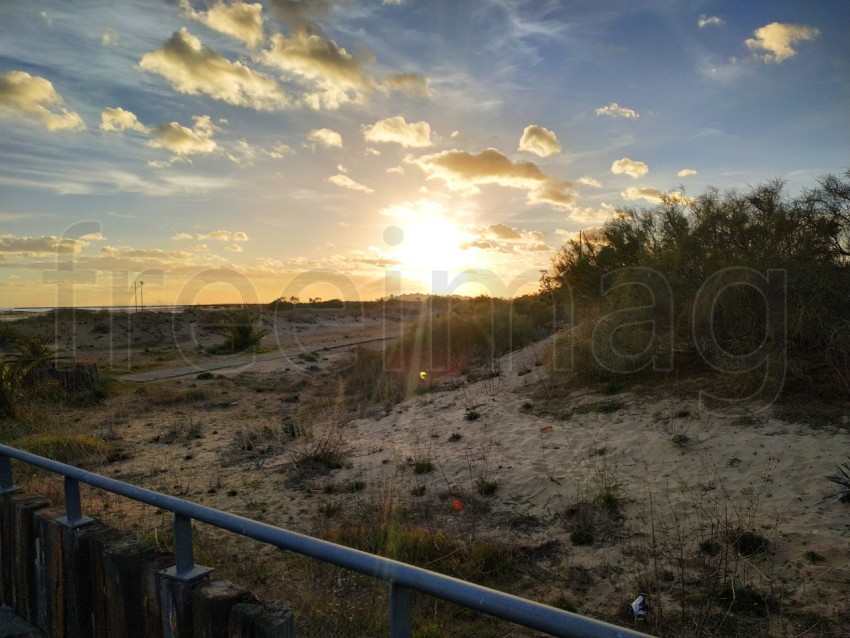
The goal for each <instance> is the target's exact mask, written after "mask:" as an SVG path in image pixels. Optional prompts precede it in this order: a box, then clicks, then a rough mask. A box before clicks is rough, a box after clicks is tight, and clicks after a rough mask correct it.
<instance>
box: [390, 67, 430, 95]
mask: <svg viewBox="0 0 850 638" xmlns="http://www.w3.org/2000/svg"><path fill="white" fill-rule="evenodd" d="M381 88H382V89H383V90H384V91H398V92H400V93H404V94H406V95H409V96H411V97H421V98H429V97H431V96H432V93H431V82H430V81H429V80H428V78H424V77H422V76H421V75H419V74H418V73H394V74H392V75H388V76H387V77H385V78H384V79H383V81H382V82H381Z"/></svg>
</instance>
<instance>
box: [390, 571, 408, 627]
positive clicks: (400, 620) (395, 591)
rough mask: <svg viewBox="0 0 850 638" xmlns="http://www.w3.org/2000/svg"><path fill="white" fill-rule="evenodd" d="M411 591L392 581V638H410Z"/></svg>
mask: <svg viewBox="0 0 850 638" xmlns="http://www.w3.org/2000/svg"><path fill="white" fill-rule="evenodd" d="M410 631H411V630H410V590H409V589H408V588H407V587H403V586H401V585H398V584H396V583H394V582H392V581H390V636H392V638H410V635H411V634H410Z"/></svg>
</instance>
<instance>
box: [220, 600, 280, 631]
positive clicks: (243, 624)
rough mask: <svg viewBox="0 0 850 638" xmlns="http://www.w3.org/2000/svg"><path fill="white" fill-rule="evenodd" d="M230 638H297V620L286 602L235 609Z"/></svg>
mask: <svg viewBox="0 0 850 638" xmlns="http://www.w3.org/2000/svg"><path fill="white" fill-rule="evenodd" d="M227 635H228V638H295V619H294V618H293V616H292V608H291V607H290V605H289V603H288V602H286V601H285V600H281V601H278V602H275V603H268V604H250V603H240V604H238V605H235V606H234V607H233V613H232V614H231V615H230V625H229V627H228V634H227Z"/></svg>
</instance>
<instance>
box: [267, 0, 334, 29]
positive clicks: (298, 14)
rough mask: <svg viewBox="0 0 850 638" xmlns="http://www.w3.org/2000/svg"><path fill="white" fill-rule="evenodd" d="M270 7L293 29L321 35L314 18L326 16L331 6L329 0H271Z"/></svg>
mask: <svg viewBox="0 0 850 638" xmlns="http://www.w3.org/2000/svg"><path fill="white" fill-rule="evenodd" d="M271 6H272V8H273V9H274V10H275V11H276V12H277V14H278V15H279V16H280V18H281V20H283V21H284V22H285V23H286V24H287V25H288V26H289V28H290V29H292V30H293V31H304V32H306V33H315V34H317V35H321V33H322V30H321V29H320V28H319V25H318V24H316V19H317V18H321V17H324V16H326V15H327V14H328V13H329V11H330V8H331V2H330V1H329V0H310V1H309V2H303V1H302V0H272V3H271Z"/></svg>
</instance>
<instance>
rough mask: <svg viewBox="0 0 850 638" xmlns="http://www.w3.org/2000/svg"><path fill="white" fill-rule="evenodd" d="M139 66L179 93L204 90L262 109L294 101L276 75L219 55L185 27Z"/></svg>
mask: <svg viewBox="0 0 850 638" xmlns="http://www.w3.org/2000/svg"><path fill="white" fill-rule="evenodd" d="M139 66H140V67H141V68H142V69H144V70H145V71H151V72H153V73H157V74H159V75H161V76H162V77H164V78H165V79H166V80H168V82H169V83H170V84H171V86H172V88H173V89H174V90H175V91H177V92H178V93H186V94H188V95H198V94H201V93H203V94H206V95H209V96H210V97H212V98H214V99H216V100H221V101H222V102H227V103H228V104H234V105H236V106H246V107H250V108H253V109H257V110H260V111H273V110H276V109H282V108H284V107H286V106H289V105H290V102H291V100H290V98H289V97H288V96H287V95H286V94H285V93H284V92H283V91H282V90H281V88H280V87H279V86H278V84H277V82H276V81H275V80H274V79H273V78H271V77H269V76H267V75H264V74H262V73H257V72H256V71H252V70H251V69H249V68H248V67H246V66H245V65H244V64H242V63H241V62H231V61H230V60H228V59H226V58H224V57H222V56H220V55H218V54H217V53H215V52H214V51H213V50H212V49H210V48H208V47H206V46H204V45H203V44H201V41H200V40H198V39H197V38H196V37H195V36H193V35H192V34H191V33H189V31H188V30H186V28H185V27H184V28H182V29H180V30H179V31H175V32H174V34H173V35H172V36H171V38H170V39H169V40H168V41H166V42H165V44H163V45H162V46H161V47H160V48H159V49H157V50H155V51H151V52H150V53H146V54H145V55H143V56H142V59H141V60H139Z"/></svg>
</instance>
